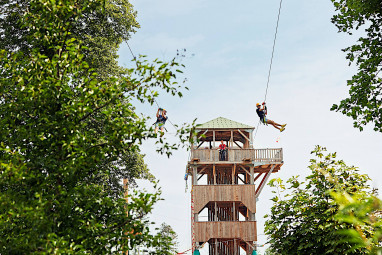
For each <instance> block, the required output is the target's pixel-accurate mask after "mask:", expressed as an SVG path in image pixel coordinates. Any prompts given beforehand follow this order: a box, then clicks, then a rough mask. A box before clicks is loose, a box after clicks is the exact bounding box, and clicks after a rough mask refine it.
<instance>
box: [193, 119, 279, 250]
mask: <svg viewBox="0 0 382 255" xmlns="http://www.w3.org/2000/svg"><path fill="white" fill-rule="evenodd" d="M254 129H255V128H254V127H251V126H248V125H245V124H242V123H238V122H235V121H232V120H229V119H226V118H222V117H219V118H216V119H214V120H211V121H209V122H206V123H204V124H202V125H199V126H198V127H197V128H196V132H197V134H198V136H199V137H198V138H199V141H198V142H197V139H194V141H195V142H194V144H192V145H191V157H190V161H189V162H188V167H187V169H188V174H189V175H191V176H192V186H193V188H192V191H191V210H192V219H191V221H192V222H191V228H192V247H193V249H192V250H193V254H199V252H198V248H199V247H200V246H201V245H202V244H204V243H206V242H208V243H209V254H210V255H239V254H240V248H242V249H243V250H244V251H245V252H246V254H248V255H250V254H256V252H254V251H255V250H256V241H257V227H256V199H257V197H258V196H259V195H260V193H261V190H262V189H263V187H264V185H265V184H266V182H267V180H268V178H269V176H270V175H271V174H272V173H274V172H277V171H279V170H280V167H281V166H282V165H283V151H282V149H281V148H280V149H255V148H253V138H252V136H253V131H254ZM221 141H223V143H224V144H226V146H227V147H228V149H227V150H226V155H224V156H225V157H224V158H223V155H222V154H220V155H219V150H218V149H219V147H218V146H219V144H221Z"/></svg>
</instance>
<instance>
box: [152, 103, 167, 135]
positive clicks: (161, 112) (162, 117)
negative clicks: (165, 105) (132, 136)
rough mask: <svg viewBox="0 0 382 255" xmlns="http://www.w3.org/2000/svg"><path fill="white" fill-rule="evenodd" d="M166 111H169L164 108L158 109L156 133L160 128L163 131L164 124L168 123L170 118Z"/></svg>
mask: <svg viewBox="0 0 382 255" xmlns="http://www.w3.org/2000/svg"><path fill="white" fill-rule="evenodd" d="M166 113H167V111H166V110H165V109H162V108H158V111H157V115H156V116H157V121H156V122H155V123H154V125H155V134H156V133H158V130H159V128H160V131H161V132H164V129H165V127H164V124H165V123H166V120H167V119H168V117H167V116H166Z"/></svg>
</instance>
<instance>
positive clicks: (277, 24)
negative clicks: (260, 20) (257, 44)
mask: <svg viewBox="0 0 382 255" xmlns="http://www.w3.org/2000/svg"><path fill="white" fill-rule="evenodd" d="M282 3H283V0H280V5H279V13H278V15H277V22H276V31H275V36H274V38H273V47H272V56H271V62H270V64H269V70H268V79H267V87H266V89H265V96H264V102H265V101H266V100H267V95H268V87H269V81H270V78H271V72H272V64H273V56H274V53H275V46H276V39H277V32H278V30H279V21H280V14H281V6H282ZM259 125H260V120H259V122H258V123H257V127H256V132H255V135H254V137H253V139H255V138H256V135H257V131H258V130H259Z"/></svg>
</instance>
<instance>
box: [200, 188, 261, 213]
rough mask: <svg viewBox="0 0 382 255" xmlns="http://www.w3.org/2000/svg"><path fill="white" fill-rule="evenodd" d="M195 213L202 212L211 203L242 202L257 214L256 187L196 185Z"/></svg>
mask: <svg viewBox="0 0 382 255" xmlns="http://www.w3.org/2000/svg"><path fill="white" fill-rule="evenodd" d="M193 192H194V194H195V201H194V203H195V205H194V210H195V212H198V213H200V211H201V210H203V208H204V207H205V206H206V204H207V203H208V202H210V201H216V202H219V201H221V202H225V201H232V202H242V203H243V204H244V205H245V206H246V207H247V208H248V209H249V210H250V211H251V212H252V213H255V212H256V199H255V194H256V187H255V185H249V184H248V185H195V186H194V189H193Z"/></svg>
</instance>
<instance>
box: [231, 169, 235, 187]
mask: <svg viewBox="0 0 382 255" xmlns="http://www.w3.org/2000/svg"><path fill="white" fill-rule="evenodd" d="M235 170H236V164H234V165H233V166H232V182H231V184H232V185H234V184H235Z"/></svg>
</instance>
